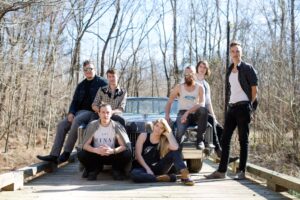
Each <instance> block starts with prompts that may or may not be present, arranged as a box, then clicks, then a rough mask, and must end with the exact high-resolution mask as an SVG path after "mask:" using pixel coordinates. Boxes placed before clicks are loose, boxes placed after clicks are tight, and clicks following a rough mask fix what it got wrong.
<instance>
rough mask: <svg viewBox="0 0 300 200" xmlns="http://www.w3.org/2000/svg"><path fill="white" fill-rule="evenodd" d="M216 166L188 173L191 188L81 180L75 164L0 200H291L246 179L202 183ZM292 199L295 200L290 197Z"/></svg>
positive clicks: (102, 178) (106, 179) (107, 178)
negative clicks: (192, 181) (205, 175)
mask: <svg viewBox="0 0 300 200" xmlns="http://www.w3.org/2000/svg"><path fill="white" fill-rule="evenodd" d="M214 167H216V165H215V164H212V163H211V162H209V161H205V163H204V165H203V168H202V170H201V172H200V173H197V174H192V177H193V179H194V180H196V184H195V186H192V187H189V186H184V185H182V184H180V182H179V181H178V182H177V183H144V184H136V183H133V182H131V181H130V180H125V181H114V180H112V178H111V176H110V174H109V172H108V171H106V172H104V173H100V174H99V176H98V180H97V181H87V180H85V179H82V178H81V173H79V171H78V163H77V162H75V163H70V164H68V165H67V166H65V167H63V168H60V169H58V170H57V171H55V172H53V173H51V174H46V175H44V176H42V177H39V178H37V179H35V180H33V181H31V182H29V183H26V184H25V185H24V188H23V189H22V190H18V191H14V192H6V191H2V192H0V199H1V200H14V199H16V200H17V199H18V200H19V199H22V200H29V199H30V200H32V199H45V200H48V199H49V200H50V199H51V200H61V199H62V200H69V199H72V200H77V199H79V200H80V199H85V200H86V199H96V198H97V199H101V200H102V199H110V200H114V199H122V200H127V199H128V200H129V199H132V200H135V199H146V200H151V199H156V200H157V199H176V200H177V199H184V200H188V199H193V200H196V199H243V200H247V199H251V200H252V199H254V200H255V199H291V198H288V197H286V196H284V195H282V194H280V193H275V192H273V191H271V190H269V189H267V188H265V187H263V186H261V185H258V184H255V183H253V182H251V181H249V180H243V181H234V180H232V179H231V178H230V176H231V174H229V178H226V179H224V180H206V179H204V177H203V175H204V174H207V173H211V172H212V171H213V170H214ZM294 199H296V198H294Z"/></svg>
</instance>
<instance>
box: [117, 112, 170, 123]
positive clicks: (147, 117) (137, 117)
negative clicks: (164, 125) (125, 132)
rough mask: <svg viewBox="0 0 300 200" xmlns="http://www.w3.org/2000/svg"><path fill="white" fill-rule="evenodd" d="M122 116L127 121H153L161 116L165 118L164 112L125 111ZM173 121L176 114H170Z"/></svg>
mask: <svg viewBox="0 0 300 200" xmlns="http://www.w3.org/2000/svg"><path fill="white" fill-rule="evenodd" d="M122 117H123V118H124V119H125V121H126V122H153V121H155V120H157V119H159V118H165V115H164V114H131V113H123V115H122ZM170 117H171V119H172V121H175V120H176V115H170Z"/></svg>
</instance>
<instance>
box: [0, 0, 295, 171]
mask: <svg viewBox="0 0 300 200" xmlns="http://www.w3.org/2000/svg"><path fill="white" fill-rule="evenodd" d="M243 2H245V1H240V0H210V1H207V0H177V1H176V0H151V1H150V0H101V1H100V0H86V1H84V0H62V1H61V0H47V1H46V0H45V1H42V0H27V1H26V0H25V1H10V0H1V1H0V148H1V153H0V163H1V165H0V166H1V167H0V168H1V171H2V172H3V171H7V170H12V169H15V168H17V167H21V166H24V165H29V164H32V163H35V162H37V159H36V158H35V156H36V154H48V153H49V151H50V149H49V148H50V147H51V145H52V143H53V139H54V135H55V126H56V124H57V122H58V121H59V120H60V119H62V118H63V117H64V116H65V115H66V113H67V112H68V107H69V103H70V101H71V99H72V96H73V92H74V89H75V87H76V85H77V83H78V82H79V81H81V80H82V79H83V75H82V72H81V68H80V67H81V64H82V61H83V60H84V59H92V60H94V62H95V64H96V66H97V70H98V74H99V75H102V76H103V75H104V72H105V71H106V70H107V69H108V68H116V69H117V70H118V71H119V72H120V84H121V85H122V86H124V87H125V88H126V89H127V91H128V96H168V95H169V93H170V90H171V88H172V87H173V86H174V84H176V83H178V82H180V79H181V72H182V69H183V67H184V66H186V65H187V64H192V65H195V64H196V63H197V61H199V60H200V59H207V60H208V61H209V63H210V67H211V70H212V75H211V76H210V77H209V79H208V81H209V83H210V85H211V89H212V101H213V106H214V109H215V112H216V114H217V117H218V121H220V122H223V120H224V77H225V76H224V75H225V73H224V72H225V68H226V59H227V55H226V50H227V48H226V44H227V41H228V40H227V36H229V40H230V41H232V40H238V41H240V42H241V44H242V46H243V53H244V56H243V60H245V61H246V62H249V63H251V64H252V65H253V66H254V68H255V69H256V70H257V72H258V77H259V92H258V96H259V107H258V109H257V111H256V113H255V118H254V121H253V122H252V131H251V135H250V137H251V148H250V161H249V162H251V163H255V164H258V165H261V166H264V167H267V168H269V169H273V170H276V171H278V172H282V173H286V174H290V175H293V176H297V177H300V152H299V151H300V150H299V149H300V137H299V135H300V133H299V130H300V105H299V104H300V86H299V75H300V72H299V68H300V65H299V64H300V60H299V59H300V55H299V54H300V48H299V45H300V40H299V39H300V30H299V22H300V19H299V18H300V17H299V14H300V2H299V1H296V0H261V1H260V0H253V1H248V2H247V3H246V2H245V3H243ZM228 30H229V32H228V33H229V34H228V33H227V31H228ZM237 140H238V139H237V137H236V136H235V137H234V144H233V146H234V153H237V152H238V148H239V147H238V145H237Z"/></svg>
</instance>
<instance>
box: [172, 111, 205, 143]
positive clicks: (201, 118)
mask: <svg viewBox="0 0 300 200" xmlns="http://www.w3.org/2000/svg"><path fill="white" fill-rule="evenodd" d="M185 112H186V110H180V111H179V112H178V114H177V118H176V125H177V132H176V140H177V142H178V144H181V139H182V136H183V135H184V134H185V132H186V130H187V128H188V127H189V126H195V125H197V126H198V129H197V143H199V142H201V141H204V134H205V131H206V127H207V119H208V110H207V109H206V108H204V107H200V108H198V109H197V110H196V111H195V112H194V113H191V114H189V115H188V117H187V121H186V122H185V123H181V117H182V115H184V113H185Z"/></svg>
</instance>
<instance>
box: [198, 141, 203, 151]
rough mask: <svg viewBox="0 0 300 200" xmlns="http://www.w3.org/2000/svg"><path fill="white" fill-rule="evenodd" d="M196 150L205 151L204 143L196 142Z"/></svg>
mask: <svg viewBox="0 0 300 200" xmlns="http://www.w3.org/2000/svg"><path fill="white" fill-rule="evenodd" d="M196 149H200V150H203V149H205V145H204V142H203V141H201V142H196Z"/></svg>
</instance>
